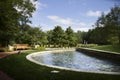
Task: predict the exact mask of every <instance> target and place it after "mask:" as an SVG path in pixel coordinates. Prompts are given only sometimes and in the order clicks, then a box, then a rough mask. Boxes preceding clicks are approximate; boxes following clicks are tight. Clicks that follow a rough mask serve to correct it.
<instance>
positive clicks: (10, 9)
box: [0, 0, 35, 46]
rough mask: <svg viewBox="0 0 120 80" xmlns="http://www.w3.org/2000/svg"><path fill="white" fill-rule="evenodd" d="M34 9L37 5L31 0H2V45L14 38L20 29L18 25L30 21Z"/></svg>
mask: <svg viewBox="0 0 120 80" xmlns="http://www.w3.org/2000/svg"><path fill="white" fill-rule="evenodd" d="M34 10H35V5H34V4H33V3H32V2H31V0H0V42H1V43H0V44H1V45H2V46H7V45H8V44H9V43H10V42H11V41H13V40H14V37H15V35H16V33H17V32H18V31H19V28H18V27H20V26H21V25H23V23H24V24H25V23H26V24H27V23H28V22H30V20H29V18H30V17H32V12H33V11H34ZM22 27H23V26H22ZM3 35H4V36H3Z"/></svg>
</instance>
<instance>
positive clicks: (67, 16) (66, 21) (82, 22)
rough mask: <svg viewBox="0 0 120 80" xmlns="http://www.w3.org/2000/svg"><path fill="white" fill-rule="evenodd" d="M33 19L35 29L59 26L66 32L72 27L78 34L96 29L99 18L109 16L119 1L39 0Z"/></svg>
mask: <svg viewBox="0 0 120 80" xmlns="http://www.w3.org/2000/svg"><path fill="white" fill-rule="evenodd" d="M35 4H36V11H35V12H34V13H33V17H32V18H31V21H32V24H30V25H31V26H33V27H41V29H42V30H43V31H48V30H51V29H54V27H55V26H57V25H59V26H61V27H62V28H63V29H64V30H65V29H66V28H68V27H69V26H71V28H72V29H73V30H74V31H75V32H76V31H78V30H80V31H88V30H89V29H92V28H94V27H93V25H94V24H95V22H96V20H97V19H98V17H100V16H101V14H102V13H103V12H104V13H105V14H107V13H108V12H109V11H110V9H111V8H112V7H114V5H115V4H117V0H38V1H37V2H35Z"/></svg>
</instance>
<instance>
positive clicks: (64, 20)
mask: <svg viewBox="0 0 120 80" xmlns="http://www.w3.org/2000/svg"><path fill="white" fill-rule="evenodd" d="M47 18H48V19H51V20H53V21H54V22H57V23H60V24H66V25H71V24H73V22H72V20H71V19H70V18H67V19H64V18H61V17H58V16H47Z"/></svg>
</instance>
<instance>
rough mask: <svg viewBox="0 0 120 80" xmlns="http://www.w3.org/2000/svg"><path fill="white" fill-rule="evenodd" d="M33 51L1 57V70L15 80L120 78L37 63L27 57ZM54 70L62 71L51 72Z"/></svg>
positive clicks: (118, 79) (110, 79)
mask: <svg viewBox="0 0 120 80" xmlns="http://www.w3.org/2000/svg"><path fill="white" fill-rule="evenodd" d="M32 52H34V51H32ZM32 52H24V53H21V54H14V55H10V56H8V57H5V58H3V59H0V70H2V71H4V72H6V73H7V74H8V75H9V76H11V77H12V78H13V79H14V80H120V76H119V75H106V74H94V73H85V72H74V71H67V70H59V69H54V68H48V67H45V66H41V65H37V64H35V63H32V62H30V61H28V60H27V59H26V55H28V54H30V53H32ZM53 70H58V71H60V72H59V73H51V71H53Z"/></svg>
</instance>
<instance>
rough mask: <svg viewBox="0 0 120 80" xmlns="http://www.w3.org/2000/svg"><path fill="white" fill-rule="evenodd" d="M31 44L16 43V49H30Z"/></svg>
mask: <svg viewBox="0 0 120 80" xmlns="http://www.w3.org/2000/svg"><path fill="white" fill-rule="evenodd" d="M29 48H30V46H29V45H28V44H14V49H15V50H20V49H22V50H25V49H29Z"/></svg>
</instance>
